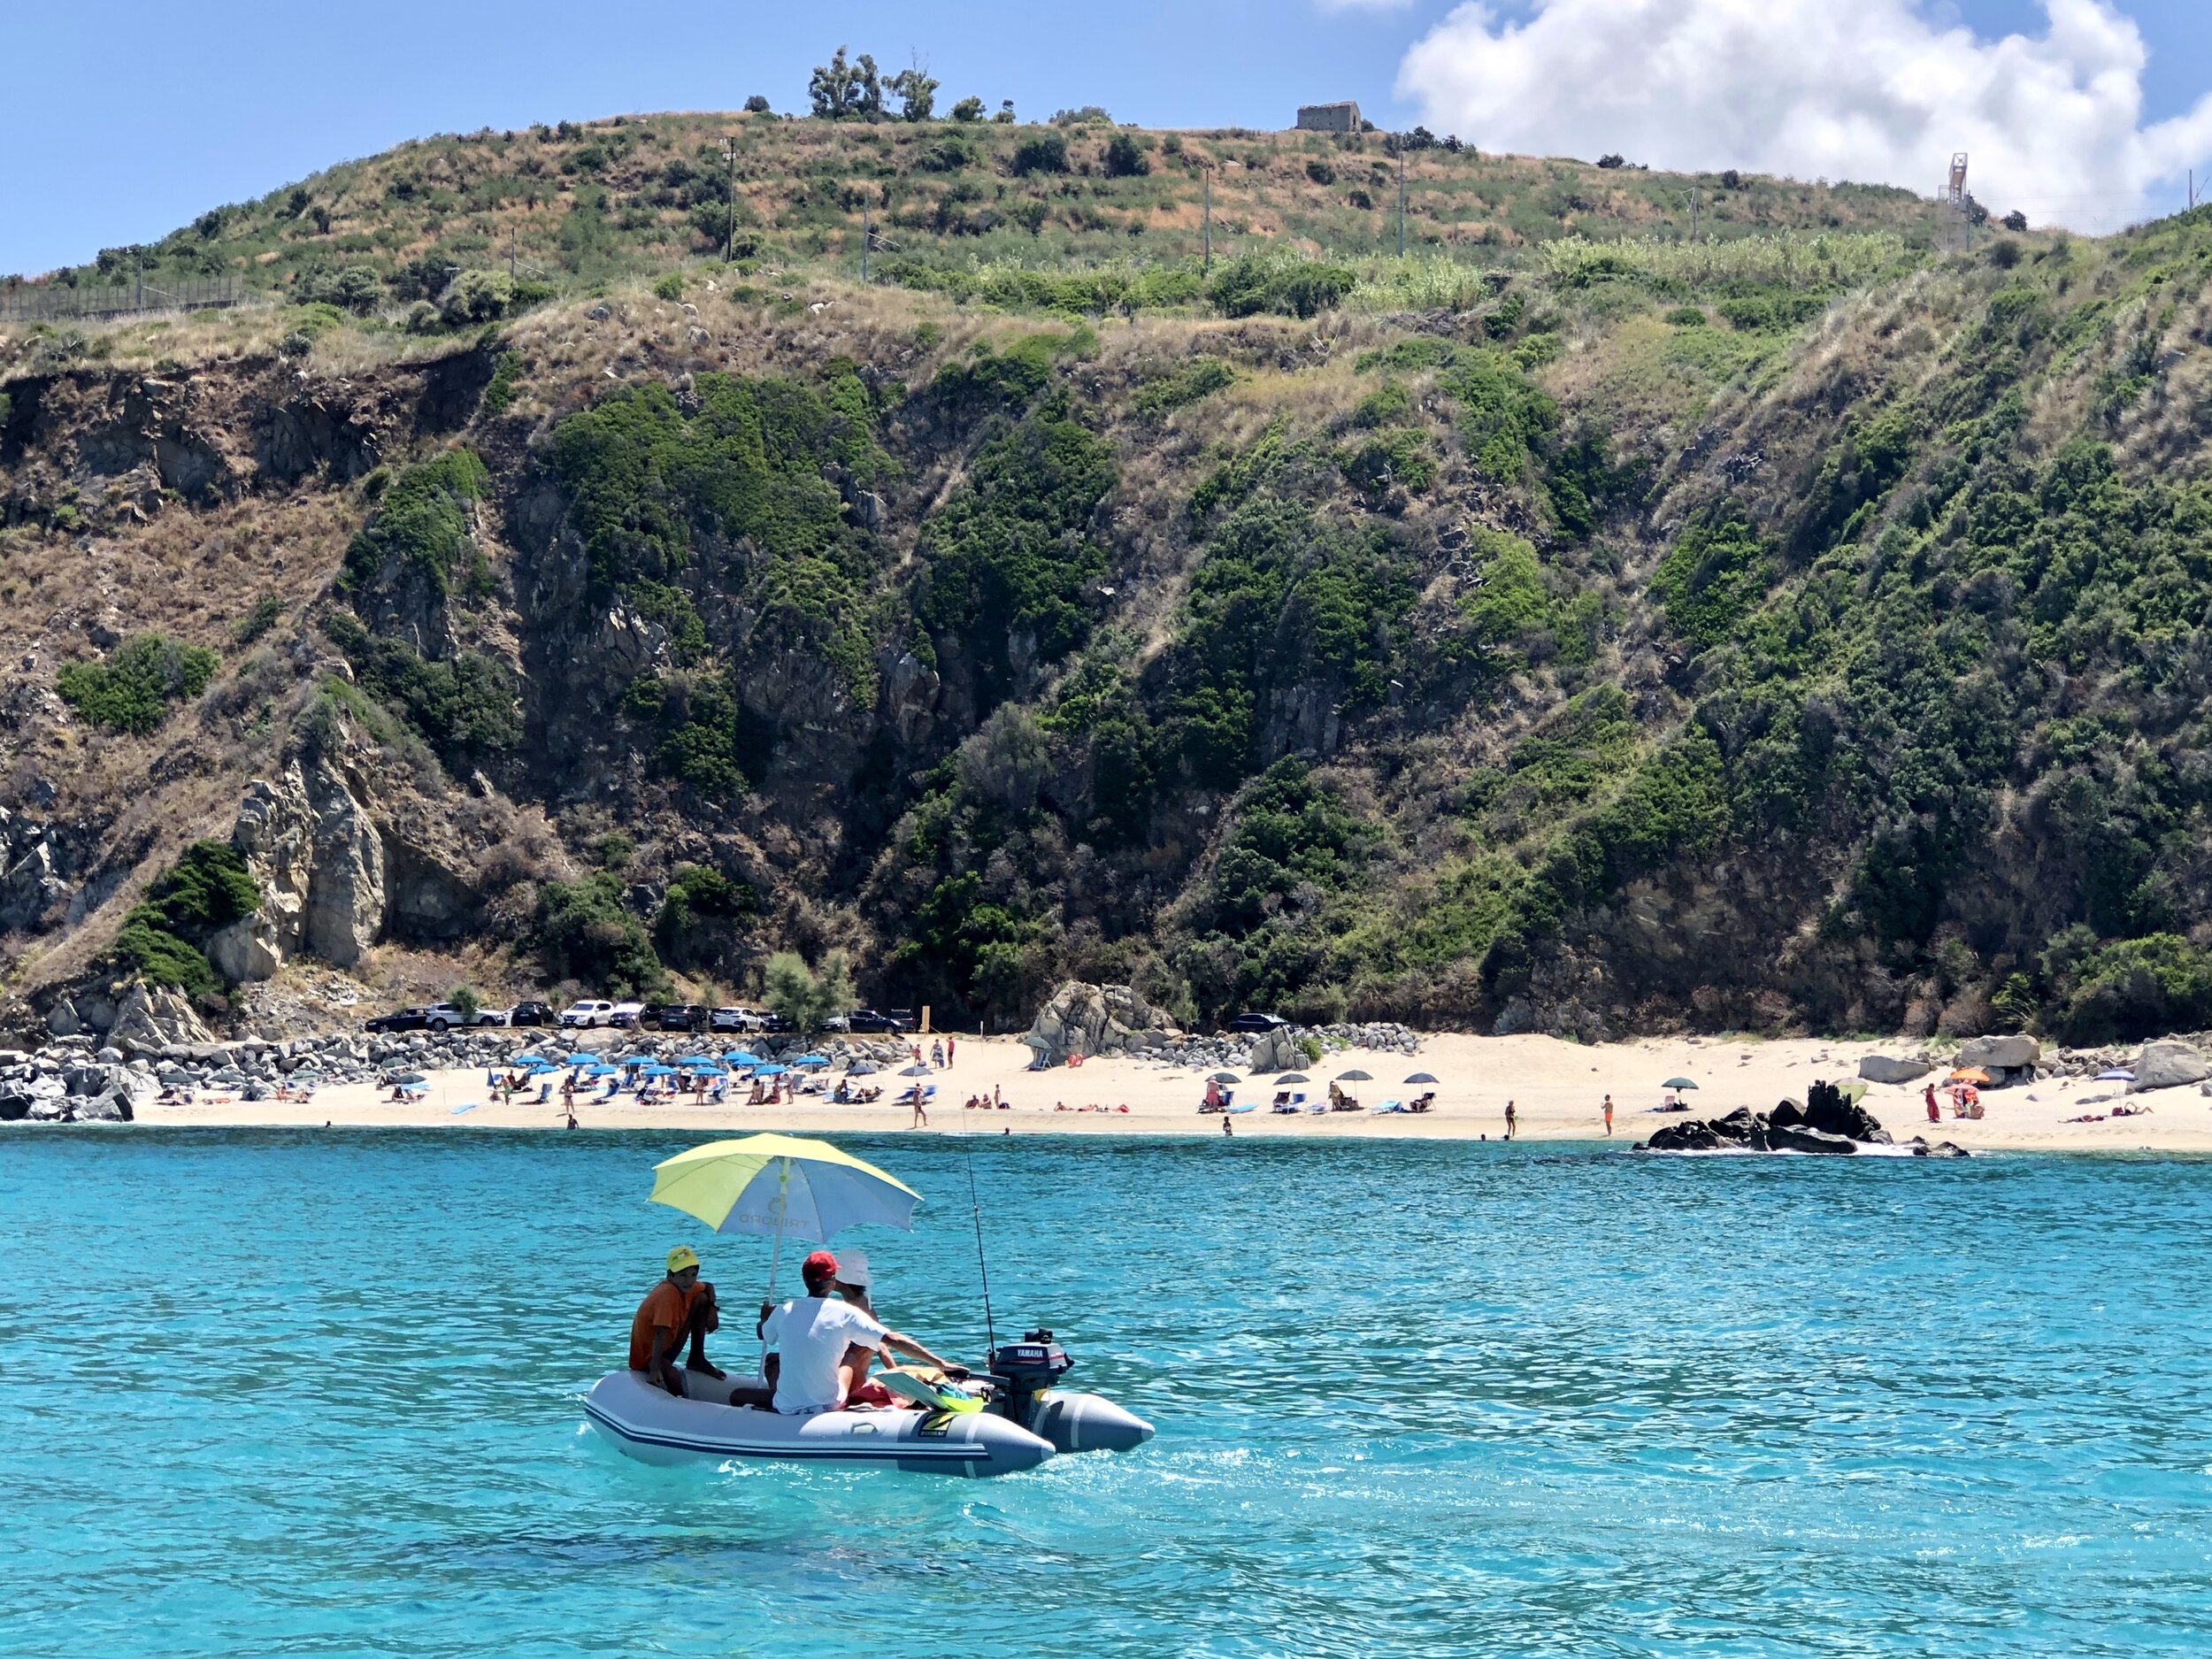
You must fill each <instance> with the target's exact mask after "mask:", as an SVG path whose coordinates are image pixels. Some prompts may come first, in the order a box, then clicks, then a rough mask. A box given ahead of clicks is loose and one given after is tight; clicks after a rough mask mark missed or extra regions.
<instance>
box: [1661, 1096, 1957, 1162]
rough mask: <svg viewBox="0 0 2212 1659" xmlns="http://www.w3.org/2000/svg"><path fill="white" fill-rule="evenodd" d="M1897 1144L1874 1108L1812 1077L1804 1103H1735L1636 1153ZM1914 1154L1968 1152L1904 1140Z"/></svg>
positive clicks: (1831, 1149)
mask: <svg viewBox="0 0 2212 1659" xmlns="http://www.w3.org/2000/svg"><path fill="white" fill-rule="evenodd" d="M1895 1144H1896V1143H1895V1142H1894V1141H1892V1140H1891V1138H1890V1133H1889V1131H1888V1130H1886V1129H1885V1128H1883V1127H1882V1125H1881V1124H1880V1122H1879V1121H1878V1120H1877V1119H1876V1118H1875V1116H1874V1114H1873V1113H1871V1112H1870V1111H1868V1110H1866V1108H1864V1107H1863V1106H1861V1105H1860V1104H1859V1103H1858V1102H1856V1101H1854V1100H1850V1099H1848V1098H1847V1097H1846V1096H1845V1094H1843V1091H1842V1090H1840V1089H1839V1088H1838V1087H1836V1086H1835V1085H1834V1084H1832V1083H1827V1082H1822V1081H1818V1080H1816V1081H1815V1082H1814V1084H1813V1086H1812V1087H1810V1088H1809V1089H1808V1090H1807V1091H1806V1092H1805V1104H1803V1105H1802V1106H1800V1105H1799V1104H1798V1103H1797V1102H1795V1101H1784V1102H1782V1103H1781V1104H1780V1105H1778V1106H1777V1107H1776V1108H1775V1109H1774V1110H1772V1111H1770V1112H1755V1111H1753V1110H1751V1108H1750V1107H1748V1106H1739V1107H1738V1108H1737V1109H1736V1110H1734V1111H1732V1112H1730V1113H1729V1114H1728V1115H1727V1116H1726V1117H1724V1118H1707V1119H1705V1120H1704V1121H1702V1122H1700V1121H1698V1120H1696V1119H1690V1120H1687V1121H1686V1122H1683V1123H1678V1124H1669V1125H1666V1126H1665V1127H1664V1128H1663V1129H1659V1130H1655V1131H1654V1132H1653V1133H1652V1136H1651V1138H1650V1139H1649V1140H1647V1141H1639V1142H1638V1143H1637V1144H1636V1147H1635V1148H1634V1149H1635V1150H1636V1151H1639V1152H1811V1153H1819V1154H1830V1155H1833V1154H1845V1155H1848V1154H1853V1153H1856V1152H1858V1151H1860V1150H1861V1149H1862V1148H1867V1147H1889V1146H1894V1145H1895ZM1907 1144H1908V1145H1909V1147H1910V1148H1911V1149H1912V1154H1913V1156H1916V1157H1955V1158H1962V1157H1965V1156H1968V1154H1967V1152H1966V1149H1965V1148H1963V1147H1960V1146H1956V1145H1954V1144H1953V1143H1952V1142H1950V1141H1939V1142H1937V1143H1936V1144H1934V1145H1932V1146H1931V1145H1930V1144H1929V1143H1928V1142H1927V1141H1924V1140H1920V1139H1917V1138H1916V1139H1915V1140H1913V1141H1909V1142H1908V1143H1907Z"/></svg>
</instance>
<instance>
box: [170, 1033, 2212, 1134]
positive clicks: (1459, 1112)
mask: <svg viewBox="0 0 2212 1659" xmlns="http://www.w3.org/2000/svg"><path fill="white" fill-rule="evenodd" d="M606 1035H607V1034H606V1033H595V1038H594V1042H595V1046H605V1039H606ZM1905 1051H1909V1045H1900V1044H1899V1043H1896V1042H1894V1041H1892V1042H1886V1043H1884V1042H1872V1043H1867V1042H1825V1041H1818V1040H1816V1039H1809V1038H1807V1039H1790V1040H1786V1041H1759V1040H1756V1039H1753V1040H1745V1039H1741V1038H1731V1039H1726V1040H1723V1039H1718V1038H1695V1037H1686V1038H1653V1039H1648V1040H1644V1041H1635V1042H1625V1043H1615V1044H1607V1045H1604V1046H1599V1047H1584V1046H1582V1045H1579V1044H1577V1043H1572V1042H1564V1041H1559V1040H1557V1039H1555V1038H1550V1037H1538V1036H1523V1037H1478V1036H1468V1035H1460V1034H1450V1033H1447V1034H1440V1035H1434V1036H1430V1037H1426V1038H1425V1039H1424V1040H1423V1041H1422V1047H1421V1052H1420V1053H1419V1054H1417V1055H1415V1056H1410V1057H1409V1056H1404V1055H1399V1054H1378V1053H1371V1052H1367V1051H1364V1050H1361V1049H1344V1050H1340V1051H1338V1052H1335V1053H1332V1054H1328V1055H1325V1056H1323V1057H1322V1059H1321V1060H1320V1062H1319V1063H1318V1064H1315V1065H1312V1066H1310V1067H1307V1068H1305V1069H1304V1070H1305V1074H1306V1075H1307V1076H1308V1077H1310V1078H1311V1079H1313V1081H1312V1083H1311V1084H1310V1086H1307V1087H1305V1089H1304V1092H1305V1094H1307V1095H1308V1097H1309V1100H1310V1101H1313V1100H1325V1098H1326V1096H1327V1093H1328V1084H1329V1080H1330V1079H1333V1078H1335V1077H1337V1076H1338V1075H1339V1074H1340V1073H1342V1072H1345V1071H1355V1070H1356V1071H1368V1072H1371V1073H1372V1074H1373V1077H1374V1080H1373V1081H1372V1082H1367V1083H1360V1084H1356V1085H1350V1086H1348V1087H1352V1088H1354V1089H1356V1093H1357V1095H1358V1098H1359V1099H1360V1100H1361V1102H1363V1105H1364V1106H1365V1107H1367V1108H1368V1110H1363V1111H1357V1112H1327V1113H1321V1114H1313V1113H1308V1112H1301V1113H1300V1114H1299V1115H1297V1116H1296V1117H1279V1116H1275V1115H1272V1114H1271V1113H1270V1112H1269V1110H1268V1105H1269V1102H1270V1101H1271V1099H1272V1095H1273V1089H1272V1087H1271V1084H1272V1079H1271V1078H1270V1079H1254V1080H1251V1081H1248V1082H1246V1083H1243V1084H1240V1086H1239V1087H1238V1090H1237V1103H1238V1104H1239V1105H1243V1104H1245V1103H1247V1102H1257V1106H1258V1110H1255V1111H1250V1112H1244V1113H1240V1114H1238V1115H1236V1116H1234V1117H1233V1118H1231V1119H1230V1122H1231V1124H1232V1125H1233V1130H1234V1133H1236V1134H1238V1135H1271V1136H1278V1135H1279V1136H1301V1137H1315V1136H1320V1137H1336V1138H1358V1137H1363V1136H1369V1135H1374V1136H1391V1137H1400V1138H1410V1139H1420V1138H1436V1139H1452V1140H1474V1139H1477V1138H1479V1137H1485V1136H1486V1137H1487V1138H1489V1139H1491V1140H1499V1139H1502V1138H1503V1136H1504V1133H1505V1106H1506V1102H1507V1101H1509V1100H1510V1101H1512V1102H1514V1103H1515V1107H1516V1111H1517V1118H1518V1120H1519V1128H1518V1133H1519V1135H1520V1137H1521V1138H1524V1139H1527V1140H1532V1141H1601V1140H1603V1139H1604V1138H1605V1128H1604V1124H1603V1121H1602V1119H1601V1115H1600V1105H1601V1102H1602V1101H1603V1099H1604V1097H1605V1096H1606V1095H1607V1094H1611V1095H1612V1097H1613V1102H1614V1108H1615V1114H1614V1125H1613V1139H1614V1140H1616V1141H1619V1142H1620V1143H1621V1144H1623V1145H1624V1146H1625V1145H1628V1144H1631V1143H1632V1142H1634V1141H1640V1140H1641V1139H1643V1138H1644V1137H1645V1136H1646V1135H1647V1134H1649V1133H1651V1132H1652V1130H1654V1129H1655V1128H1657V1127H1658V1126H1659V1125H1662V1124H1665V1123H1669V1122H1678V1121H1680V1119H1679V1118H1669V1117H1663V1116H1657V1115H1655V1114H1654V1113H1653V1112H1652V1110H1651V1109H1652V1108H1653V1107H1654V1106H1656V1105H1657V1104H1658V1103H1659V1102H1660V1100H1661V1099H1662V1097H1663V1089H1662V1087H1661V1085H1662V1084H1663V1082H1664V1081H1665V1080H1666V1079H1669V1078H1671V1077H1687V1078H1690V1079H1694V1080H1695V1082H1696V1083H1697V1085H1698V1090H1697V1092H1696V1093H1695V1094H1692V1095H1690V1096H1689V1099H1690V1101H1691V1102H1692V1115H1693V1116H1695V1117H1700V1118H1710V1117H1718V1116H1719V1115H1721V1114H1722V1113H1724V1112H1727V1111H1731V1110H1734V1109H1735V1108H1736V1107H1738V1106H1750V1107H1753V1108H1754V1109H1755V1110H1770V1109H1771V1108H1772V1107H1773V1106H1774V1104H1775V1103H1776V1102H1778V1101H1780V1100H1782V1099H1784V1098H1786V1097H1794V1098H1797V1099H1799V1100H1802V1099H1803V1097H1804V1093H1805V1087H1806V1085H1807V1084H1808V1083H1809V1082H1810V1081H1811V1080H1812V1079H1815V1078H1822V1077H1824V1078H1829V1079H1849V1078H1853V1077H1855V1076H1856V1075H1857V1071H1858V1063H1859V1060H1860V1058H1861V1056H1863V1055H1868V1054H1874V1053H1892V1054H1894V1053H1899V1052H1905ZM1029 1057H1030V1053H1029V1050H1028V1049H1027V1048H1024V1047H1023V1046H1022V1045H1021V1044H1020V1043H1019V1042H1018V1041H1014V1040H1013V1039H1011V1038H997V1039H977V1038H963V1039H961V1040H960V1041H959V1043H958V1048H957V1052H956V1060H955V1064H954V1065H953V1067H952V1069H950V1070H949V1071H944V1072H941V1073H939V1074H938V1075H937V1076H936V1078H935V1079H933V1080H934V1081H935V1082H936V1084H937V1097H936V1099H935V1100H934V1101H933V1102H931V1104H930V1108H929V1122H928V1125H927V1126H926V1128H924V1127H915V1126H913V1114H912V1113H911V1112H910V1110H909V1109H908V1108H907V1106H906V1105H905V1104H904V1103H903V1100H901V1101H899V1102H896V1103H894V1102H893V1101H892V1099H891V1096H892V1093H893V1090H894V1089H895V1088H896V1087H898V1086H899V1084H900V1082H901V1079H897V1078H895V1077H893V1076H890V1075H888V1074H884V1075H879V1076H878V1077H875V1078H873V1079H869V1080H870V1081H871V1082H875V1083H881V1084H883V1085H885V1086H886V1087H885V1096H886V1098H885V1100H884V1101H883V1102H879V1103H877V1104H875V1105H872V1106H836V1105H830V1104H826V1103H824V1102H819V1101H815V1100H810V1099H805V1098H803V1099H802V1100H801V1101H799V1102H796V1103H789V1104H784V1105H780V1106H774V1107H766V1106H745V1105H739V1104H726V1105H724V1106H720V1107H708V1106H699V1105H690V1104H670V1103H657V1104H651V1105H644V1106H641V1105H639V1104H637V1103H636V1102H634V1101H632V1100H630V1099H629V1098H628V1097H626V1096H625V1097H623V1098H622V1099H620V1100H618V1101H617V1102H613V1103H611V1104H609V1105H593V1104H581V1105H580V1106H579V1107H578V1110H577V1116H578V1118H579V1119H580V1125H581V1127H583V1128H585V1129H644V1128H656V1129H697V1130H700V1131H703V1132H712V1133H745V1132H748V1131H751V1130H759V1129H780V1130H790V1131H795V1132H799V1133H810V1134H823V1133H835V1132H838V1131H846V1132H869V1133H881V1132H885V1131H893V1130H896V1131H907V1130H909V1129H911V1132H912V1133H918V1134H946V1133H963V1132H966V1133H993V1134H996V1133H1004V1132H1008V1131H1010V1132H1011V1133H1015V1134H1018V1135H1025V1134H1083V1133H1092V1134H1208V1135H1218V1134H1220V1133H1221V1132H1222V1130H1221V1125H1222V1119H1221V1118H1218V1117H1213V1116H1201V1115H1200V1114H1199V1112H1198V1110H1197V1108H1198V1103H1199V1101H1200V1100H1201V1098H1202V1095H1203V1094H1204V1092H1205V1079H1206V1075H1207V1074H1206V1073H1205V1072H1202V1071H1169V1070H1165V1069H1163V1068H1161V1067H1157V1066H1154V1065H1149V1064H1143V1063H1141V1062H1139V1061H1135V1060H1128V1059H1092V1060H1089V1061H1087V1062H1086V1063H1085V1064H1083V1065H1082V1066H1080V1067H1079V1068H1060V1069H1056V1070H1053V1071H1028V1070H1026V1069H1025V1068H1026V1066H1027V1065H1028V1063H1029ZM1417 1071H1428V1072H1432V1073H1433V1074H1434V1075H1435V1077H1436V1078H1437V1079H1438V1081H1437V1083H1436V1084H1435V1086H1434V1087H1435V1093H1436V1105H1435V1107H1434V1109H1433V1110H1431V1111H1429V1112H1426V1113H1425V1114H1422V1115H1419V1116H1414V1115H1404V1116H1400V1115H1396V1114H1391V1113H1383V1112H1379V1111H1377V1110H1374V1109H1375V1108H1377V1107H1379V1106H1380V1105H1381V1104H1382V1103H1383V1102H1385V1101H1388V1100H1410V1099H1411V1098H1412V1097H1413V1096H1415V1095H1417V1094H1423V1093H1425V1092H1426V1090H1427V1087H1428V1086H1426V1085H1417V1086H1415V1085H1407V1084H1405V1083H1403V1082H1402V1081H1401V1080H1400V1079H1403V1078H1405V1077H1408V1076H1409V1075H1411V1074H1412V1073H1414V1072H1417ZM484 1083H485V1075H484V1073H483V1072H482V1071H475V1070H471V1071H436V1072H432V1073H429V1074H428V1089H427V1095H426V1098H425V1099H424V1100H422V1101H419V1102H412V1103H407V1104H399V1103H395V1102H390V1101H388V1100H386V1099H383V1098H380V1095H379V1094H378V1092H377V1091H376V1090H375V1089H373V1088H372V1087H370V1086H368V1085H366V1084H357V1085H351V1086H346V1087H327V1088H323V1089H319V1090H318V1091H317V1092H316V1094H315V1095H314V1097H313V1099H312V1100H311V1101H310V1102H304V1103H302V1102H283V1101H242V1100H226V1099H223V1098H221V1097H220V1096H218V1095H212V1094H204V1095H203V1096H202V1097H201V1099H199V1100H198V1101H197V1102H195V1103H194V1104H192V1105H189V1106H159V1105H147V1106H143V1107H142V1108H141V1109H140V1110H139V1121H140V1122H142V1123H147V1124H158V1125H211V1126H212V1125H300V1126H319V1125H323V1124H326V1123H327V1124H331V1125H346V1126H349V1127H352V1126H365V1125H376V1126H386V1127H397V1126H412V1127H444V1126H452V1127H466V1128H472V1129H483V1128H507V1129H557V1128H558V1127H559V1126H560V1121H561V1113H560V1106H559V1101H558V1096H557V1095H556V1097H555V1099H554V1101H553V1102H551V1103H549V1104H546V1105H539V1104H536V1103H535V1091H532V1093H531V1094H529V1095H528V1096H518V1097H517V1099H516V1100H515V1101H514V1102H512V1103H511V1104H500V1103H498V1102H496V1101H495V1099H494V1098H493V1097H492V1096H491V1095H490V1094H488V1093H487V1091H486V1089H485V1087H484ZM2115 1087H2116V1086H2115V1085H2113V1084H2109V1083H2092V1082H2089V1081H2087V1080H2085V1079H2050V1080H2047V1081H2044V1082H2040V1083H2036V1084H2032V1085H2029V1086H2025V1087H2015V1088H2009V1089H1994V1090H1991V1091H1988V1092H1987V1093H1985V1094H1984V1095H1983V1104H1984V1107H1985V1112H1986V1115H1985V1117H1984V1118H1982V1119H1981V1120H1979V1121H1978V1122H1977V1121H1971V1120H1961V1119H1954V1118H1951V1117H1950V1116H1949V1115H1948V1111H1946V1116H1945V1118H1944V1121H1943V1123H1942V1125H1941V1126H1940V1127H1936V1126H1933V1125H1930V1124H1929V1123H1928V1122H1927V1118H1926V1115H1925V1112H1924V1108H1923V1105H1922V1101H1921V1095H1920V1089H1919V1086H1918V1085H1909V1086H1888V1087H1886V1086H1882V1085H1875V1086H1873V1087H1870V1089H1869V1090H1868V1093H1867V1096H1866V1100H1865V1102H1863V1103H1864V1104H1865V1105H1866V1107H1867V1108H1868V1110H1870V1111H1872V1112H1873V1113H1874V1114H1875V1116H1876V1117H1878V1118H1880V1119H1881V1121H1882V1124H1883V1125H1884V1126H1885V1127H1886V1128H1887V1129H1888V1130H1889V1132H1890V1133H1891V1134H1893V1136H1895V1137H1896V1138H1897V1139H1898V1140H1900V1141H1905V1140H1909V1139H1910V1138H1911V1137H1912V1136H1914V1135H1916V1134H1925V1135H1926V1136H1927V1137H1928V1138H1929V1139H1930V1140H1932V1141H1933V1140H1948V1141H1956V1142H1957V1143H1958V1144H1959V1145H1961V1146H1963V1147H1966V1148H1970V1149H1973V1150H1995V1149H1999V1148H2011V1149H2019V1150H2030V1149H2033V1150H2047V1151H2137V1150H2142V1149H2150V1148H2156V1149H2170V1150H2189V1151H2196V1150H2212V1099H2207V1098H2206V1097H2205V1096H2204V1095H2202V1094H2200V1093H2199V1092H2198V1091H2197V1090H2196V1089H2195V1088H2193V1087H2184V1088H2173V1089H2163V1090H2158V1091H2154V1092H2152V1093H2149V1094H2140V1095H2136V1096H2133V1097H2131V1098H2128V1099H2126V1100H2125V1102H2124V1103H2125V1104H2128V1105H2130V1106H2134V1107H2141V1106H2147V1107H2149V1108H2150V1111H2149V1113H2148V1115H2147V1116H2139V1117H2129V1118H2109V1117H2108V1118H2105V1120H2104V1121H2102V1122H2098V1123H2069V1122H2066V1121H2065V1120H2066V1119H2067V1118H2076V1117H2079V1116H2082V1115H2084V1114H2088V1113H2108V1112H2109V1111H2110V1110H2111V1108H2112V1107H2113V1106H2114V1105H2116V1104H2120V1103H2123V1102H2122V1101H2121V1100H2120V1099H2118V1098H2112V1099H2107V1100H2104V1101H2101V1102H2087V1103H2085V1097H2088V1096H2099V1095H2105V1096H2110V1095H2112V1094H2113V1091H2114V1089H2115ZM994 1092H996V1093H997V1094H1000V1095H1001V1096H1002V1098H1003V1099H1004V1101H1005V1102H1006V1109H1005V1110H993V1111H989V1112H983V1111H974V1110H963V1107H962V1102H963V1101H964V1100H965V1099H966V1098H967V1097H968V1096H969V1095H971V1094H984V1095H988V1094H993V1093H994ZM579 1098H580V1100H581V1099H582V1097H581V1096H579ZM1062 1107H1066V1108H1068V1109H1070V1110H1059V1109H1060V1108H1062ZM1083 1107H1105V1108H1108V1109H1110V1110H1077V1109H1079V1108H1083ZM1121 1107H1126V1108H1127V1109H1128V1110H1126V1111H1122V1110H1118V1109H1119V1108H1121Z"/></svg>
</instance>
